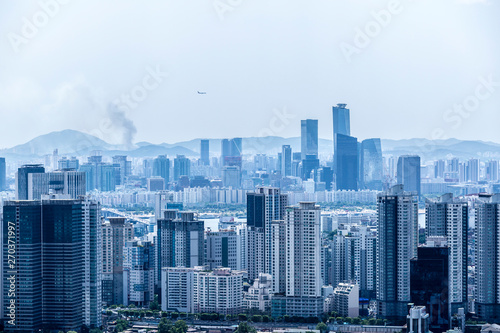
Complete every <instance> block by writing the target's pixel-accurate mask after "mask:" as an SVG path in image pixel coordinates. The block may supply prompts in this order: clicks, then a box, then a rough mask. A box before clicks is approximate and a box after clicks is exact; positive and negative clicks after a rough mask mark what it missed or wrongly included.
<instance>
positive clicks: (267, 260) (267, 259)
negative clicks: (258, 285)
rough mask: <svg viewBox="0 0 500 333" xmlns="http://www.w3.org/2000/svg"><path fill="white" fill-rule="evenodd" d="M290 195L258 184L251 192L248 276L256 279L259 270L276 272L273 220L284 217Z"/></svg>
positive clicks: (248, 206) (248, 202) (249, 202)
mask: <svg viewBox="0 0 500 333" xmlns="http://www.w3.org/2000/svg"><path fill="white" fill-rule="evenodd" d="M287 205H288V196H287V195H286V194H281V192H280V189H279V188H274V187H258V188H257V189H256V190H255V192H254V193H247V228H248V232H247V241H248V243H247V244H248V246H247V248H248V249H252V250H249V251H248V257H247V268H248V278H249V279H250V280H253V279H255V278H257V277H258V275H259V273H269V274H271V275H273V273H272V264H271V249H272V243H271V241H272V239H273V238H272V236H271V222H272V221H279V220H283V217H284V213H285V207H286V206H287Z"/></svg>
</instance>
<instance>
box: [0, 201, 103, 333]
mask: <svg viewBox="0 0 500 333" xmlns="http://www.w3.org/2000/svg"><path fill="white" fill-rule="evenodd" d="M66 198H67V197H66ZM101 242H102V239H101V223H100V206H99V204H98V203H96V202H92V201H83V200H71V199H63V198H62V197H61V196H46V197H44V198H42V200H39V201H27V200H23V201H7V202H5V203H4V208H3V245H2V246H3V266H2V271H3V272H2V276H3V281H2V282H3V295H4V297H3V302H2V303H3V304H2V307H3V309H2V310H3V311H2V312H3V318H5V319H6V322H5V330H6V331H8V332H35V331H39V330H44V329H52V330H63V331H69V330H79V329H80V328H81V327H82V326H83V325H87V326H88V327H91V328H92V327H99V326H101V316H102V303H101V272H102V266H101V265H102V261H101V260H100V258H101V255H102V254H101V250H102V245H101ZM12 244H14V245H15V247H13V245H12ZM13 251H14V252H13ZM12 256H14V257H15V261H14V260H13V259H12V258H11V257H12Z"/></svg>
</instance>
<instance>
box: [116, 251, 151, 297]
mask: <svg viewBox="0 0 500 333" xmlns="http://www.w3.org/2000/svg"><path fill="white" fill-rule="evenodd" d="M154 282H155V248H154V245H153V243H151V242H137V241H128V242H125V246H124V247H123V295H124V297H123V305H125V306H127V305H129V304H134V305H136V306H147V305H149V303H150V302H152V301H153V300H154V295H155V294H154V287H155V283H154Z"/></svg>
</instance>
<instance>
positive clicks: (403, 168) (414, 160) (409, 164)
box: [398, 155, 420, 196]
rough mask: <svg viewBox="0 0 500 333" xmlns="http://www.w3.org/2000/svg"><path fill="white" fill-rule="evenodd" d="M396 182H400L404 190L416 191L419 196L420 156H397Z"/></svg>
mask: <svg viewBox="0 0 500 333" xmlns="http://www.w3.org/2000/svg"><path fill="white" fill-rule="evenodd" d="M398 184H402V185H403V186H404V189H405V191H409V192H417V195H418V196H420V156H417V155H403V156H399V159H398Z"/></svg>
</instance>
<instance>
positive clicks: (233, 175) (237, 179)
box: [222, 165, 241, 188]
mask: <svg viewBox="0 0 500 333" xmlns="http://www.w3.org/2000/svg"><path fill="white" fill-rule="evenodd" d="M222 184H223V185H224V187H232V188H240V187H241V168H240V167H239V166H229V165H226V166H224V167H222Z"/></svg>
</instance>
